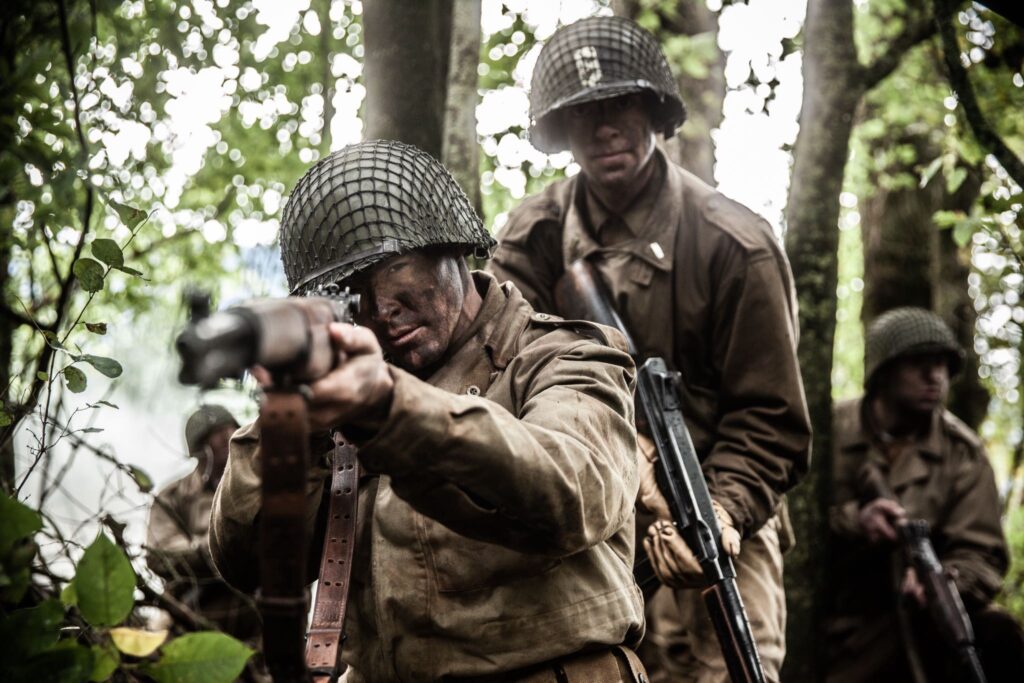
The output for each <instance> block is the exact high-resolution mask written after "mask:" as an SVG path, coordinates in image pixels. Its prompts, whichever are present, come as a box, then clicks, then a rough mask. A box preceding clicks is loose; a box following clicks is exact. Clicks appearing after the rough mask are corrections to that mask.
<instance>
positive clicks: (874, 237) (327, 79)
mask: <svg viewBox="0 0 1024 683" xmlns="http://www.w3.org/2000/svg"><path fill="white" fill-rule="evenodd" d="M1011 5H1012V3H996V4H994V5H993V6H995V7H997V8H998V7H999V6H1002V7H1003V11H1009V12H1019V10H1006V9H1005V8H1006V7H1009V6H1011ZM595 13H605V14H608V13H617V14H623V15H626V16H630V17H633V18H635V19H636V20H637V21H638V22H640V23H641V24H642V25H643V26H645V27H647V28H648V29H650V30H652V31H653V32H654V33H655V34H656V35H657V36H659V38H660V39H661V40H662V43H663V46H664V49H665V51H666V53H667V54H668V56H669V59H670V61H671V62H672V65H673V68H674V70H675V73H676V74H677V76H678V79H679V84H680V88H681V90H682V93H683V99H684V100H685V101H686V103H687V106H688V108H689V110H690V117H689V121H688V122H687V123H686V124H685V126H684V127H683V129H682V130H681V131H680V133H679V135H678V137H677V138H676V139H673V140H670V141H667V143H666V147H667V149H668V150H669V153H670V154H672V155H674V156H675V157H676V158H677V159H678V160H679V161H680V163H681V164H682V165H683V166H684V167H687V168H689V169H690V170H691V171H693V172H695V173H696V174H697V175H699V176H701V177H702V178H704V179H706V180H708V181H709V182H712V183H715V184H717V185H719V186H720V187H721V188H722V190H723V191H724V192H726V193H727V194H729V195H730V196H732V197H734V198H736V199H738V200H740V201H743V202H745V203H747V204H748V205H749V206H751V208H753V209H754V210H756V211H758V212H760V213H762V214H763V215H765V216H766V217H767V218H768V219H769V221H770V222H771V223H772V224H773V225H774V227H775V228H776V230H777V231H778V235H779V238H780V240H782V241H783V242H784V243H785V245H786V249H787V251H788V253H789V256H790V260H791V262H792V265H793V270H794V274H795V277H796V282H797V288H798V296H799V299H800V306H801V327H802V337H801V351H800V353H801V362H802V366H803V370H804V379H805V384H806V388H807V393H808V403H809V405H810V406H811V407H812V413H813V414H812V419H813V421H814V426H815V431H816V435H815V462H814V466H813V471H812V474H811V476H810V477H809V479H808V481H807V482H806V483H805V484H804V485H802V486H801V487H800V489H799V490H798V491H796V492H795V493H794V495H793V496H792V506H793V512H794V520H795V522H796V524H797V532H798V534H799V538H800V539H802V540H806V539H809V538H815V537H823V534H822V529H823V528H824V527H823V525H824V523H825V512H824V507H823V504H822V501H823V500H824V496H825V495H826V494H827V480H826V479H825V478H824V472H825V469H826V467H827V464H828V453H829V448H830V446H829V426H828V421H829V405H830V399H838V398H845V397H850V396H853V395H856V394H857V393H859V391H860V386H861V381H862V376H863V372H862V364H863V328H864V324H865V323H867V322H870V320H871V319H872V318H874V317H875V316H876V315H877V314H878V313H880V312H881V311H884V310H885V309H887V308H890V307H892V306H896V305H908V304H910V305H919V306H925V307H929V308H932V309H934V310H936V311H938V312H939V313H940V314H941V315H942V316H943V317H944V318H945V319H946V320H947V322H949V323H950V324H951V325H952V326H953V328H954V330H955V331H956V333H957V335H958V336H959V338H960V340H961V343H962V344H963V345H964V347H965V348H966V349H967V350H968V352H969V362H968V363H967V369H966V372H965V373H963V375H962V377H961V379H960V380H959V382H958V383H957V384H956V385H955V386H954V391H953V396H952V401H951V406H950V407H951V409H952V410H953V411H954V412H955V413H957V414H958V415H959V416H960V417H961V418H962V419H964V420H965V421H966V422H967V423H968V424H970V425H971V426H973V427H975V428H976V429H978V430H979V431H980V433H981V434H982V436H983V438H984V439H985V442H986V445H987V447H988V452H989V455H990V457H991V459H992V463H993V466H994V467H995V469H996V472H997V477H998V480H999V482H1000V487H1001V492H1002V495H1003V496H1004V502H1005V507H1006V515H1005V526H1006V529H1007V533H1008V535H1009V536H1010V538H1011V542H1012V546H1013V551H1014V563H1013V567H1012V569H1011V572H1010V574H1009V576H1008V578H1007V583H1006V587H1005V590H1004V592H1003V595H1002V597H1001V598H1000V599H1001V601H1002V602H1003V603H1004V604H1006V605H1007V606H1008V607H1010V608H1011V609H1012V610H1013V611H1014V612H1015V613H1016V614H1017V615H1018V616H1020V617H1024V507H1022V497H1024V476H1022V472H1024V470H1022V461H1024V398H1022V396H1021V381H1022V377H1024V364H1022V362H1021V360H1022V355H1024V302H1022V301H1021V294H1022V291H1024V261H1022V257H1024V237H1022V233H1021V218H1020V212H1021V204H1022V194H1021V184H1022V183H1024V165H1022V163H1021V161H1020V156H1021V154H1022V153H1024V72H1022V66H1024V30H1022V29H1021V27H1020V26H1019V25H1015V24H1014V23H1013V22H1011V21H1008V20H1007V19H1006V18H1005V17H1003V16H1001V15H1000V14H998V13H997V12H994V11H992V10H990V9H988V8H987V7H985V6H984V4H976V3H975V4H972V3H959V2H952V1H951V0H934V2H912V1H910V0H809V2H806V3H805V2H803V1H801V0H788V1H786V2H773V1H770V0H750V1H749V2H746V3H745V2H730V1H729V0H628V1H622V2H620V1H618V0H615V1H613V2H606V1H602V0H573V1H569V0H566V1H565V2H554V1H547V0H506V1H504V2H502V1H500V0H421V1H420V2H416V3H409V2H402V1H401V0H373V1H372V2H369V3H365V4H364V3H362V2H359V1H358V0H289V1H287V2H286V1H284V0H252V1H251V2H229V1H228V0H192V1H191V2H188V1H185V0H145V1H144V0H123V1H122V0H89V1H86V0H34V1H33V2H25V1H23V0H8V2H6V3H4V5H3V7H2V8H0V321H2V325H0V386H2V387H3V390H4V393H3V396H2V402H3V404H2V409H0V483H2V486H3V491H4V492H5V493H6V494H8V496H9V497H7V496H4V497H2V498H0V500H2V501H3V503H2V506H3V509H0V513H3V515H2V517H3V523H2V524H0V602H2V603H3V604H5V605H7V606H11V605H16V604H20V605H23V606H24V605H34V604H43V603H44V602H45V603H46V604H47V605H50V607H48V609H49V610H50V611H49V612H47V614H46V615H44V616H45V618H44V616H39V615H38V614H37V617H33V619H36V621H37V622H38V624H37V626H38V627H39V629H44V626H45V628H51V627H55V626H54V625H56V624H61V623H63V624H65V625H67V624H69V623H70V624H71V626H72V627H74V628H76V629H78V631H76V633H77V634H78V635H77V643H76V639H75V638H72V639H70V641H71V642H70V644H69V643H68V642H67V641H68V640H69V639H65V640H63V641H61V642H62V643H63V645H60V644H57V645H54V644H52V643H51V644H50V645H46V646H45V647H44V646H42V645H38V646H37V645H33V646H31V647H29V650H23V651H31V652H32V653H33V655H35V654H37V653H38V654H39V656H40V657H42V656H43V655H44V654H45V655H46V657H48V658H49V659H46V657H44V658H43V660H40V661H44V660H45V661H47V662H49V664H48V667H49V668H48V669H46V670H47V671H49V672H50V674H53V672H54V671H57V670H58V668H54V667H55V666H56V665H54V664H53V662H55V661H57V659H60V658H63V659H60V661H65V663H67V662H70V664H67V667H68V671H79V670H84V668H89V671H90V675H92V676H94V679H95V680H105V678H103V675H104V674H105V675H106V676H107V677H109V676H111V675H113V676H121V677H131V676H138V675H148V676H152V677H155V678H157V679H158V680H177V679H175V678H174V677H173V676H174V675H175V674H173V672H172V673H168V671H172V669H173V667H165V668H164V669H161V668H160V666H161V664H160V662H161V661H164V660H168V661H170V660H173V658H174V656H177V657H178V659H179V660H180V661H185V662H186V663H188V662H190V661H198V659H196V658H197V657H198V655H197V654H196V652H198V651H199V650H201V649H202V648H203V647H210V646H211V645H210V643H197V642H196V641H191V642H190V648H191V649H190V648H186V647H184V646H182V647H180V648H178V649H177V650H173V651H172V653H171V654H168V650H170V649H171V648H172V646H173V642H172V643H171V644H170V645H166V646H164V653H163V655H162V657H163V659H161V660H154V659H153V657H152V656H150V655H149V652H146V653H145V654H133V652H130V651H129V650H126V649H125V648H124V647H122V646H121V644H119V643H116V642H115V644H117V647H116V648H112V647H111V646H110V638H108V635H109V634H108V629H109V627H111V626H117V625H118V624H126V625H128V626H132V625H135V626H138V625H141V624H143V623H145V618H146V616H147V614H148V612H147V610H149V611H151V610H153V609H154V608H155V607H158V606H159V607H163V608H165V609H166V608H167V607H168V606H167V605H166V604H165V603H163V602H161V594H160V584H159V581H158V580H157V579H156V578H155V577H153V576H152V575H151V574H150V573H149V571H148V570H147V569H146V567H145V564H144V562H143V561H142V559H141V558H142V557H143V556H144V553H145V549H144V547H143V539H144V538H145V519H146V511H147V509H148V506H149V505H150V504H151V500H152V494H153V492H154V490H158V489H159V488H160V487H161V486H163V485H165V484H167V483H168V482H170V481H172V480H174V479H176V478H178V477H180V476H182V475H184V474H185V473H187V472H188V471H189V469H190V468H191V467H192V463H191V462H190V461H189V460H188V459H187V458H186V457H185V453H184V444H183V437H182V429H183V421H184V418H185V417H186V416H187V415H188V414H189V413H190V412H191V411H192V410H194V409H195V407H196V406H197V405H198V404H199V402H200V401H204V402H220V403H223V404H225V405H227V406H228V407H229V408H231V409H232V410H233V411H234V412H235V413H236V415H237V416H238V417H239V419H240V420H241V421H243V422H244V421H247V420H248V419H251V418H252V417H253V416H254V415H255V405H254V403H253V401H252V393H251V390H250V389H249V388H247V387H245V386H234V387H227V388H225V389H222V390H218V391H217V392H214V393H213V394H212V395H211V394H207V395H204V396H200V395H199V394H198V393H197V392H196V391H195V390H192V389H186V388H183V387H181V386H180V385H178V384H177V383H176V381H175V377H176V374H177V359H176V357H175V355H174V354H173V352H172V346H173V338H174V335H175V333H176V332H177V331H178V330H179V329H180V328H181V326H182V325H183V324H184V321H185V317H186V311H185V308H184V306H183V303H182V300H183V294H184V293H185V291H186V290H187V289H189V288H192V287H198V288H203V289H206V290H209V291H210V292H212V294H213V296H214V299H215V305H218V306H226V305H230V304H232V303H236V302H238V301H240V300H243V299H246V298H250V297H255V296H274V295H282V294H284V293H285V286H284V277H283V274H282V272H281V268H280V265H279V261H278V251H277V246H276V231H277V227H278V220H279V218H280V215H281V210H282V207H283V205H284V203H285V201H286V199H287V194H288V192H289V190H290V188H291V187H292V185H293V184H294V183H295V181H296V180H297V179H298V178H299V176H300V175H301V174H302V173H303V172H304V171H305V170H306V169H307V168H308V167H309V166H310V165H311V164H312V163H313V162H315V161H316V160H317V159H319V158H322V157H323V156H324V155H326V154H328V153H329V152H330V151H332V150H336V149H339V148H340V147H342V146H344V145H345V144H347V143H351V142H355V141H357V140H360V139H363V138H373V137H393V138H397V139H403V140H406V141H408V142H412V143H414V144H417V145H419V146H420V147H422V148H424V149H425V150H427V151H429V152H431V153H432V154H434V155H436V156H438V157H439V158H441V159H442V160H443V161H444V162H445V163H446V164H447V165H448V166H449V167H450V168H451V169H452V171H453V173H454V174H455V175H456V177H457V178H458V179H459V180H460V182H461V183H462V184H463V187H464V188H465V189H466V192H467V194H468V195H469V196H470V197H471V198H472V199H473V201H474V202H475V203H476V205H477V206H478V207H479V210H480V212H481V215H482V216H483V218H484V222H485V224H486V225H487V226H489V227H490V228H491V229H492V230H494V231H496V230H498V229H499V228H500V226H501V225H502V224H503V222H504V220H505V217H506V216H507V212H508V210H509V209H510V208H511V207H513V206H514V205H515V204H516V202H518V201H519V200H520V199H521V198H522V197H524V196H525V195H526V194H529V193H532V192H534V191H537V190H539V189H540V188H542V187H543V186H544V185H545V184H546V183H548V182H550V181H552V180H553V179H556V178H558V177H562V176H563V175H564V174H572V173H574V172H576V170H577V169H576V167H575V165H574V164H572V163H571V157H570V156H569V155H568V154H559V155H553V156H548V155H545V154H542V153H540V152H538V151H536V150H535V149H534V148H533V147H531V146H530V144H529V143H528V141H527V140H526V128H527V126H528V118H527V99H526V91H525V87H526V85H528V83H529V76H530V71H531V69H532V65H533V63H534V61H535V59H536V55H537V49H538V47H539V43H540V42H542V41H543V40H545V39H546V38H547V37H548V36H550V35H551V33H553V32H554V30H555V29H556V28H557V27H558V26H560V25H562V24H564V23H569V22H571V21H574V20H576V19H578V18H581V17H583V16H588V15H592V14H595ZM1016 21H1017V22H1020V21H1021V20H1020V18H1019V17H1017V18H1016ZM798 114H799V119H798V118H797V117H798ZM798 123H799V125H797V124H798ZM14 500H17V501H21V503H22V504H23V505H17V504H16V503H14V502H13V501H14ZM33 538H34V541H35V543H34V544H32V543H31V540H30V539H33ZM102 539H108V540H112V541H113V543H109V542H108V541H104V540H102ZM108 545H109V546H110V547H107V546H108ZM87 547H88V550H85V549H86V548H87ZM37 549H38V552H37ZM83 551H85V555H86V557H88V558H90V562H92V563H91V564H90V562H87V560H86V559H84V558H83ZM824 552H827V548H825V547H824V546H823V545H822V544H817V543H806V542H804V543H800V544H798V547H797V548H796V549H795V550H794V552H793V553H791V554H790V555H789V556H788V558H787V586H788V591H789V599H790V610H791V619H790V622H791V623H790V646H789V659H788V661H787V679H789V680H813V679H814V678H815V673H814V672H815V667H816V665H817V664H816V659H815V654H816V653H815V647H814V643H815V642H816V639H815V637H814V634H815V633H817V632H818V631H817V627H816V623H817V622H816V620H817V614H818V611H817V605H818V604H820V603H819V600H818V597H819V596H820V595H821V591H823V590H825V586H826V583H825V581H824V577H823V576H822V575H821V570H822V569H823V568H824V563H823V562H821V561H820V557H821V553H824ZM90 553H91V554H90ZM96 558H100V560H102V561H100V560H97V559H96ZM96 562H99V565H97V566H102V568H103V569H102V571H101V572H100V574H101V575H102V576H104V577H106V578H110V577H111V576H113V575H115V574H116V575H118V576H120V577H121V579H122V580H123V581H124V582H126V583H125V585H126V586H127V589H126V590H127V595H128V597H127V598H125V597H124V595H121V596H120V597H118V596H113V595H106V594H104V596H102V600H101V602H102V603H103V604H102V607H103V609H98V608H97V609H94V608H93V607H87V605H86V598H85V594H84V593H83V591H84V590H85V586H86V583H87V581H86V579H87V578H88V576H86V578H82V577H83V576H85V575H88V574H89V572H88V571H87V569H88V568H89V567H92V566H93V565H95V564H96ZM78 563H80V564H79V566H78V567H77V568H76V564H78ZM86 565H88V567H86ZM126 569H127V573H126V571H125V570H126ZM76 576H77V578H75V579H74V581H73V580H72V579H73V577H76ZM108 583H109V582H108ZM69 586H70V587H73V588H75V589H76V590H77V595H78V597H77V598H76V596H75V595H74V593H75V591H72V590H70V589H69ZM96 590H100V589H98V588H97V589H96ZM62 591H63V592H62ZM58 593H61V597H62V599H63V602H64V605H65V606H70V605H77V608H76V609H75V610H71V611H70V612H69V613H67V615H65V610H64V608H63V607H62V606H61V605H60V603H57V602H56V601H54V600H50V601H49V602H47V599H48V598H53V597H55V596H56V595H57V594H58ZM115 598H117V599H115ZM118 600H120V603H119V606H117V605H113V603H117V602H118ZM53 605H56V607H54V606H53ZM114 607H116V609H115V608H114ZM107 608H109V609H107ZM5 609H6V608H5ZM40 614H41V613H40ZM43 622H45V624H44V623H43ZM33 623H35V622H33ZM40 624H42V625H40ZM22 626H23V624H22ZM11 628H13V627H11V626H10V625H9V624H8V625H0V636H4V634H9V632H11V631H10V629H11ZM19 628H20V627H19ZM44 630H45V629H44ZM115 630H116V629H115ZM40 632H42V631H40ZM58 645H60V647H58ZM221 645H222V644H221ZM22 646H24V643H23V642H22V641H8V640H7V639H6V638H0V650H3V649H4V648H7V651H8V652H10V651H17V649H16V648H17V647H22ZM25 647H28V646H25ZM32 647H34V648H36V649H34V650H33V649H32ZM154 647H155V646H154ZM10 648H15V650H11V649H10ZM75 648H78V649H75ZM144 650H145V648H142V649H138V648H136V650H135V651H134V652H136V653H137V652H143V651H144ZM151 651H152V650H150V652H151ZM0 654H2V653H0ZM231 654H232V656H233V657H235V658H236V659H237V658H241V659H242V660H243V661H244V657H245V656H247V655H246V654H244V653H242V652H241V651H238V652H232V653H231ZM147 657H148V659H147ZM190 657H192V659H189V658H190ZM55 658H56V659H55ZM0 659H2V656H0ZM233 661H234V660H233ZM101 665H102V666H101ZM75 667H77V669H76V668H75ZM97 667H99V668H97ZM228 668H230V667H228ZM59 670H60V671H64V669H59ZM225 670H227V669H225ZM174 671H180V668H179V669H174ZM62 675H63V674H62ZM228 679H230V676H228V678H226V679H225V680H228ZM40 680H42V679H40ZM47 680H56V679H54V678H48V679H47ZM62 680H82V679H81V678H75V677H74V675H73V674H72V673H69V674H68V677H67V678H66V679H62ZM211 680H212V679H211Z"/></svg>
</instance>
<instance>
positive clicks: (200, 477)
mask: <svg viewBox="0 0 1024 683" xmlns="http://www.w3.org/2000/svg"><path fill="white" fill-rule="evenodd" d="M236 429H238V422H237V421H235V418H234V417H233V416H232V415H231V413H229V412H228V411H227V409H226V408H224V407H223V406H219V405H203V406H200V408H199V409H198V410H196V411H195V412H194V413H192V415H191V416H190V417H189V418H188V422H186V424H185V442H186V445H187V446H188V454H189V456H190V457H192V458H195V459H196V468H195V470H193V471H192V473H191V474H189V475H188V476H186V477H185V478H184V479H180V480H179V481H177V482H175V483H173V484H171V485H170V486H168V487H167V488H165V489H164V490H163V491H161V492H160V494H159V495H158V496H157V497H156V500H155V501H154V503H153V507H152V509H151V510H150V514H149V533H148V539H147V542H146V544H147V547H148V551H149V554H148V556H147V563H148V564H149V568H150V569H152V570H153V572H155V573H156V574H157V575H159V576H160V577H161V578H162V579H163V580H164V586H165V589H166V590H167V591H168V592H169V593H170V594H171V595H172V596H174V597H175V598H177V599H178V600H179V601H181V602H182V603H184V604H185V605H186V606H187V607H189V608H191V609H192V610H193V611H194V612H196V613H197V614H199V615H200V616H202V617H204V618H206V619H208V620H210V621H211V622H213V623H214V624H216V625H217V626H218V627H219V628H221V629H222V630H223V631H225V632H226V633H229V634H231V635H233V636H234V637H236V638H238V639H239V640H245V641H252V640H253V639H254V638H256V637H257V636H258V635H259V616H258V614H257V613H256V609H255V606H254V605H253V602H252V600H250V599H249V598H248V597H246V596H245V595H243V594H241V593H239V592H238V591H235V590H234V589H233V588H231V587H230V586H228V585H227V584H226V583H225V582H224V581H223V580H222V579H221V578H220V575H219V574H218V573H217V570H216V569H215V568H214V566H213V562H212V560H211V558H210V551H209V543H208V539H207V534H208V531H209V526H210V507H211V505H212V504H213V494H214V491H216V489H217V485H218V484H219V483H220V479H221V476H222V475H223V474H224V468H225V467H226V465H227V462H228V442H229V441H230V439H231V435H232V434H233V433H234V432H235V430H236Z"/></svg>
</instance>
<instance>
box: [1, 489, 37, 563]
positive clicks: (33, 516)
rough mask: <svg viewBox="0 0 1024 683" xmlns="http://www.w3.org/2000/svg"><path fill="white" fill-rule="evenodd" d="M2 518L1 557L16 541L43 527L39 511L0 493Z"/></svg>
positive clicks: (8, 551)
mask: <svg viewBox="0 0 1024 683" xmlns="http://www.w3.org/2000/svg"><path fill="white" fill-rule="evenodd" d="M0 519H2V520H3V523H0V558H2V557H6V556H7V555H8V554H9V553H10V552H11V550H12V549H13V548H14V544H15V543H17V542H18V541H20V540H22V539H24V538H28V537H30V536H32V535H33V534H34V533H36V532H37V531H39V530H40V529H42V528H43V518H42V517H40V516H39V513H38V512H36V511H35V510H33V509H32V508H30V507H28V506H27V505H25V504H24V503H21V502H19V501H17V500H15V499H13V498H9V497H8V496H6V495H0Z"/></svg>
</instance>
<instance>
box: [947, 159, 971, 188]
mask: <svg viewBox="0 0 1024 683" xmlns="http://www.w3.org/2000/svg"><path fill="white" fill-rule="evenodd" d="M965 180H967V169H966V168H964V167H963V166H958V167H956V168H954V169H953V172H952V173H950V174H949V175H948V176H946V191H947V192H948V193H949V194H953V193H954V192H956V191H957V190H958V189H960V186H961V185H963V183H964V181H965Z"/></svg>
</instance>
